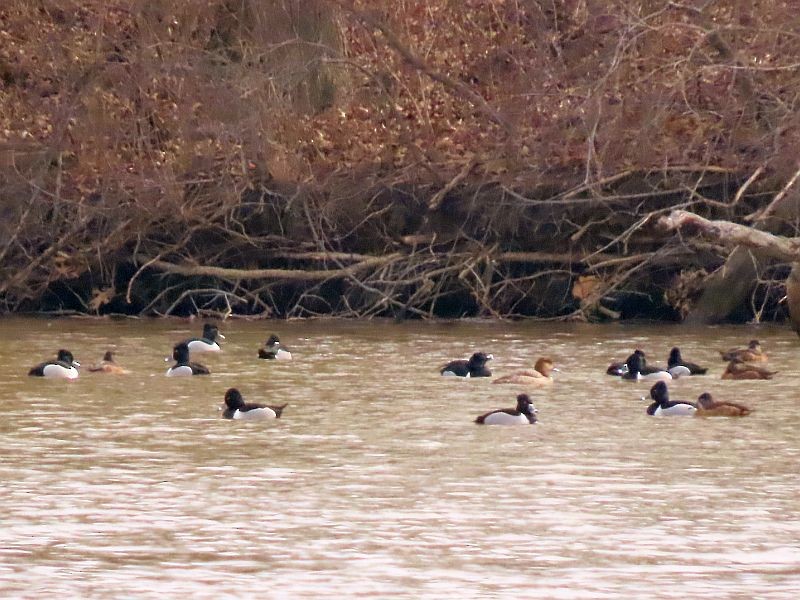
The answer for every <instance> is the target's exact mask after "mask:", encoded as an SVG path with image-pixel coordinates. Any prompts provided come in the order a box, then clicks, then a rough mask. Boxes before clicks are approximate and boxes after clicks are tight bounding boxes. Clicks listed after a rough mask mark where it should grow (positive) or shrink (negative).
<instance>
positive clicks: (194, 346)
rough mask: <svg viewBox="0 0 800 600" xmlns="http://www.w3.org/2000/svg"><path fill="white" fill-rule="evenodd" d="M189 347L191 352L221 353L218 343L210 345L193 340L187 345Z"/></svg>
mask: <svg viewBox="0 0 800 600" xmlns="http://www.w3.org/2000/svg"><path fill="white" fill-rule="evenodd" d="M186 345H187V346H189V351H190V352H221V351H222V350H221V348H220V347H219V344H217V342H214V343H212V344H209V343H208V342H204V341H202V340H193V341H191V342H189V343H188V344H186Z"/></svg>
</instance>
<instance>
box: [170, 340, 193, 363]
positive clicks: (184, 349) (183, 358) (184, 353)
mask: <svg viewBox="0 0 800 600" xmlns="http://www.w3.org/2000/svg"><path fill="white" fill-rule="evenodd" d="M172 358H174V359H175V361H176V362H179V363H188V362H189V346H188V345H187V344H186V342H181V343H180V344H176V345H175V347H174V348H173V349H172Z"/></svg>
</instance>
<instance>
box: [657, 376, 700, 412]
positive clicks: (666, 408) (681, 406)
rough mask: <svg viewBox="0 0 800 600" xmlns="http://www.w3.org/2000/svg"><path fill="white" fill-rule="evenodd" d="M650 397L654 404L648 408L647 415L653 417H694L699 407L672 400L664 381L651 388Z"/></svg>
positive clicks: (690, 403) (691, 403)
mask: <svg viewBox="0 0 800 600" xmlns="http://www.w3.org/2000/svg"><path fill="white" fill-rule="evenodd" d="M650 397H651V398H652V399H653V403H652V404H651V405H650V406H648V407H647V414H648V415H650V416H653V417H661V416H678V415H693V414H694V413H695V412H697V406H695V404H694V403H693V402H678V401H673V400H670V399H669V391H668V390H667V384H666V383H664V382H663V381H659V382H657V383H656V384H655V385H654V386H653V387H651V388H650Z"/></svg>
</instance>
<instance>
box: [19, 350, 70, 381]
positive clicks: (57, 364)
mask: <svg viewBox="0 0 800 600" xmlns="http://www.w3.org/2000/svg"><path fill="white" fill-rule="evenodd" d="M80 366H81V363H79V362H78V361H77V360H75V358H74V357H73V356H72V352H70V351H69V350H59V351H58V356H57V357H56V359H55V360H49V361H47V362H43V363H40V364H38V365H36V366H35V367H33V368H32V369H31V370H30V371H28V375H30V376H32V377H48V378H51V379H77V378H78V369H77V367H80Z"/></svg>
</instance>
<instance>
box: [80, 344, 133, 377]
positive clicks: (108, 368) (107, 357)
mask: <svg viewBox="0 0 800 600" xmlns="http://www.w3.org/2000/svg"><path fill="white" fill-rule="evenodd" d="M89 371H90V372H91V373H115V374H117V375H124V374H127V373H130V371H128V370H127V369H123V368H122V367H120V366H119V365H118V364H117V363H116V361H115V360H114V351H113V350H109V351H107V352H106V353H105V354H104V355H103V360H101V361H100V362H99V363H98V364H96V365H92V366H91V367H89Z"/></svg>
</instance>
